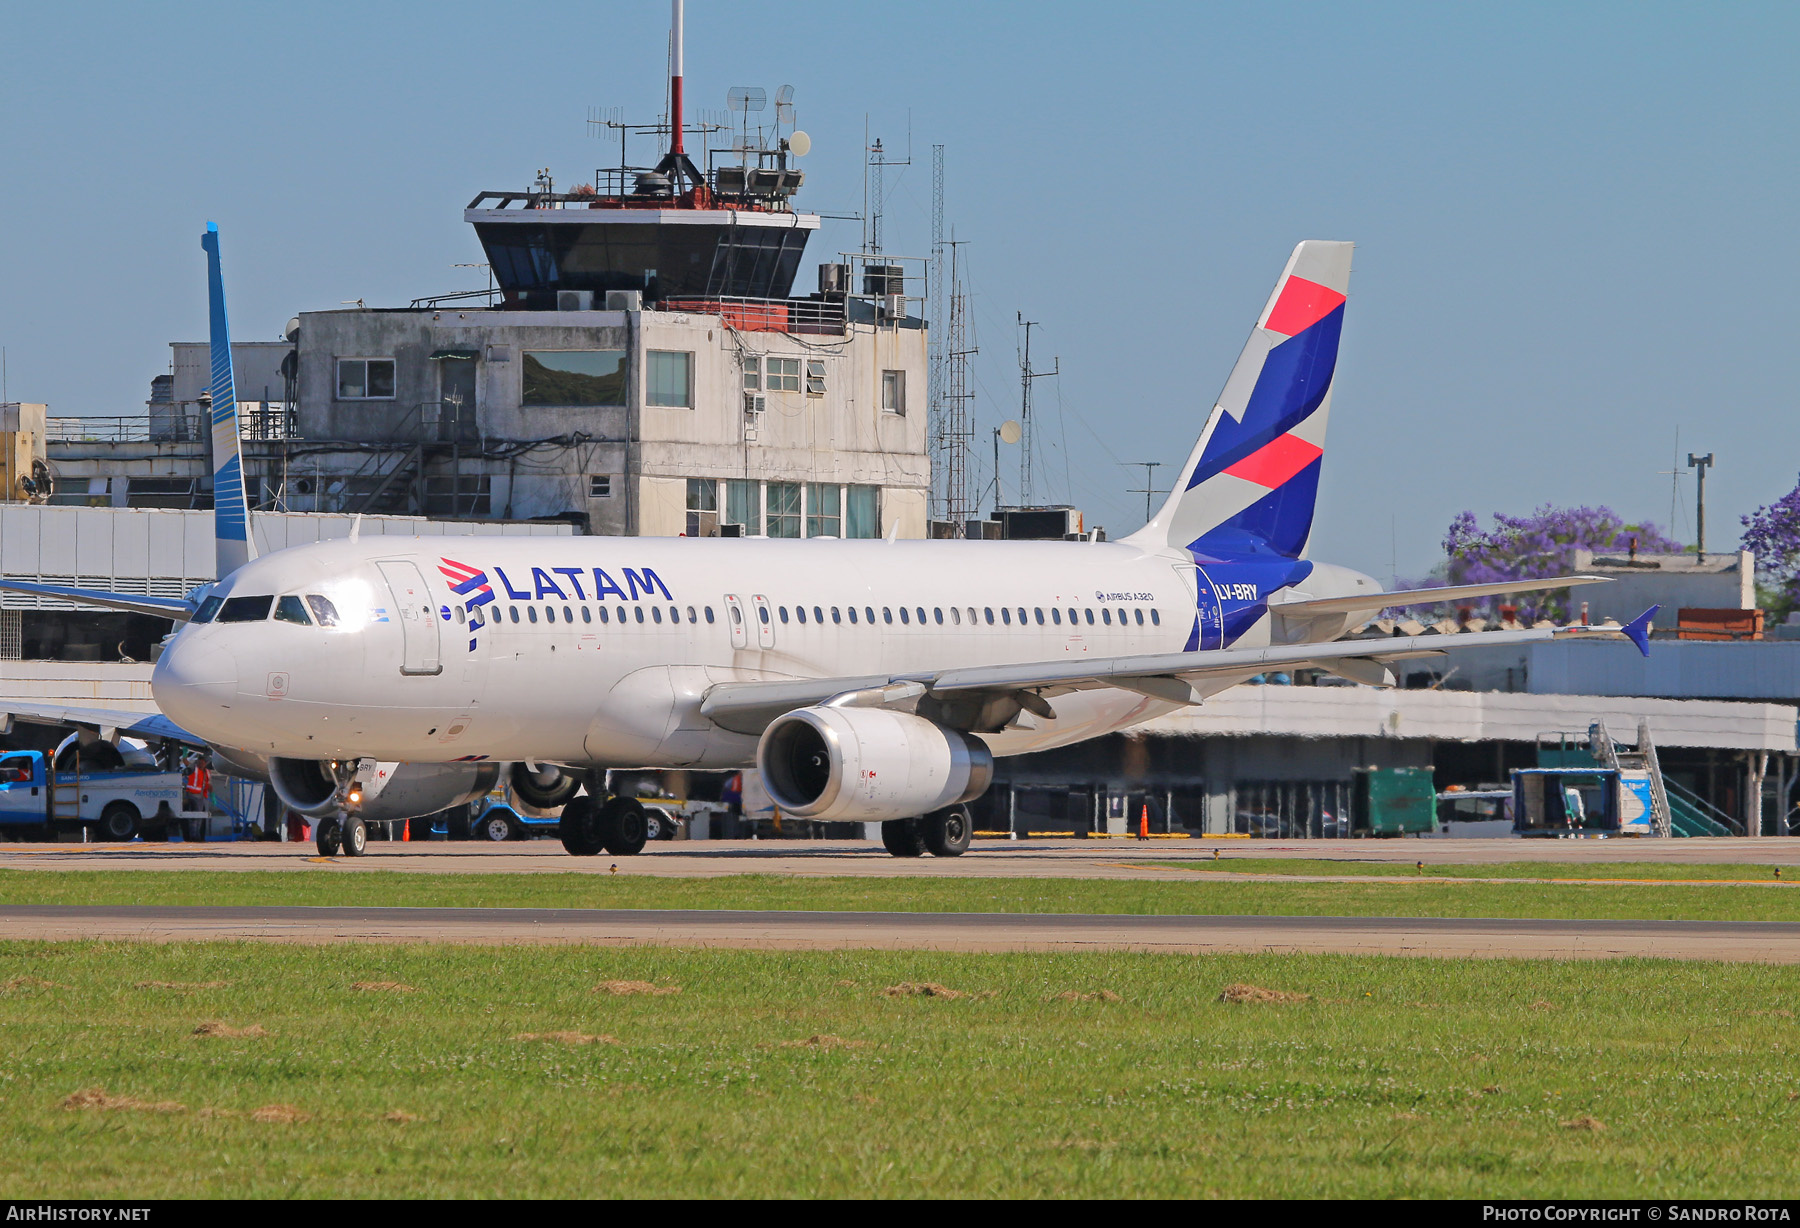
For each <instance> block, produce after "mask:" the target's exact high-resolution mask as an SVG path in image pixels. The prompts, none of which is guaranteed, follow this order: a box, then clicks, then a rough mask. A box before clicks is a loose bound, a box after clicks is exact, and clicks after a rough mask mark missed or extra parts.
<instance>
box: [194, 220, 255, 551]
mask: <svg viewBox="0 0 1800 1228" xmlns="http://www.w3.org/2000/svg"><path fill="white" fill-rule="evenodd" d="M200 246H201V247H203V248H205V249H206V305H207V319H208V322H209V324H210V332H211V334H212V336H211V340H212V451H213V457H212V461H213V538H214V542H213V546H214V562H215V564H216V566H217V572H218V574H217V576H216V577H215V579H219V580H223V579H224V578H225V577H226V576H229V575H230V574H231V573H232V572H234V571H236V570H237V569H238V568H240V567H242V566H243V565H244V564H245V563H247V562H249V561H250V560H251V559H253V558H255V557H256V544H255V542H254V541H253V540H252V539H251V536H250V500H249V498H248V496H247V494H246V492H245V490H244V456H243V449H242V447H241V445H240V444H239V443H238V439H239V435H238V412H237V381H236V380H235V379H234V378H233V375H232V370H231V332H230V328H229V326H228V325H227V323H226V318H225V278H224V275H223V274H222V273H221V271H220V269H219V227H218V224H217V223H216V222H208V223H207V224H206V233H205V234H203V235H201V236H200Z"/></svg>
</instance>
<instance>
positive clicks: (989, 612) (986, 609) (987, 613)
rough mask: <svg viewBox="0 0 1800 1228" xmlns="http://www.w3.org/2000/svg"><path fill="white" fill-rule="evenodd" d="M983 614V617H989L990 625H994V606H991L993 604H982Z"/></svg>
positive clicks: (988, 622) (988, 623)
mask: <svg viewBox="0 0 1800 1228" xmlns="http://www.w3.org/2000/svg"><path fill="white" fill-rule="evenodd" d="M981 616H982V617H983V618H985V619H987V625H988V626H990V627H991V626H993V625H994V607H993V606H991V605H987V606H982V607H981Z"/></svg>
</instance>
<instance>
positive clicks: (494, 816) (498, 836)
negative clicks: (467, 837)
mask: <svg viewBox="0 0 1800 1228" xmlns="http://www.w3.org/2000/svg"><path fill="white" fill-rule="evenodd" d="M514 836H515V833H514V831H513V823H512V820H511V819H509V818H507V817H506V815H505V814H504V813H502V812H501V811H498V810H490V811H488V812H487V813H486V814H484V815H482V816H481V818H479V819H477V820H476V821H475V838H476V839H477V840H492V841H493V842H494V843H496V844H498V843H499V842H500V841H502V840H511V839H513V838H514Z"/></svg>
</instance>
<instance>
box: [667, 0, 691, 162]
mask: <svg viewBox="0 0 1800 1228" xmlns="http://www.w3.org/2000/svg"><path fill="white" fill-rule="evenodd" d="M683 7H684V5H683V0H670V9H671V12H670V16H669V31H670V32H669V52H670V55H669V60H670V62H669V152H670V153H671V154H673V155H674V156H675V157H678V158H679V157H681V156H682V155H684V154H685V153H686V152H687V151H686V150H685V149H683V148H682V142H681V76H682V65H681V61H682V46H681V45H682V42H683V35H684V33H685V31H684V30H683V29H682V26H683V21H682V16H683V14H682V9H683Z"/></svg>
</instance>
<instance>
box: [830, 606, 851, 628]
mask: <svg viewBox="0 0 1800 1228" xmlns="http://www.w3.org/2000/svg"><path fill="white" fill-rule="evenodd" d="M831 621H832V623H833V624H834V625H835V624H838V623H841V622H843V621H844V616H843V615H842V614H840V613H838V608H837V607H836V606H832V607H831ZM850 621H851V622H855V621H856V611H855V610H854V609H852V610H851V611H850Z"/></svg>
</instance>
